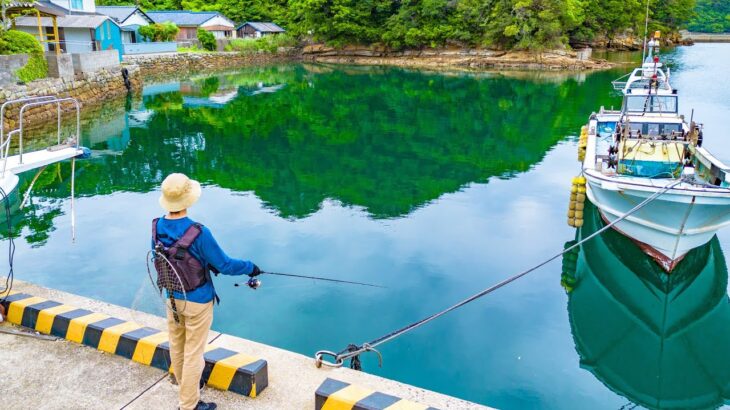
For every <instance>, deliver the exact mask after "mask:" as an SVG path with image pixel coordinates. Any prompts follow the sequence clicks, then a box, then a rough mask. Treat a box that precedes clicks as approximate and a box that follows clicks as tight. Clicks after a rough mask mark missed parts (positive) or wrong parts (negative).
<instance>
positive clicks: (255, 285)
mask: <svg viewBox="0 0 730 410" xmlns="http://www.w3.org/2000/svg"><path fill="white" fill-rule="evenodd" d="M261 274H262V275H276V276H287V277H290V278H300V279H314V280H321V281H326V282H334V283H342V284H348V285H359V286H370V287H373V288H383V289H385V286H381V285H374V284H372V283H364V282H353V281H349V280H341V279H332V278H323V277H319V276H306V275H294V274H292V273H280V272H263V271H262V272H261ZM243 285H244V284H241V283H238V282H236V283H234V284H233V286H236V287H238V286H243ZM245 285H246V286H248V287H249V288H251V289H256V288H258V287H259V286H261V281H260V280H258V279H256V278H255V277H253V278H251V279H249V280H248V282H246V283H245Z"/></svg>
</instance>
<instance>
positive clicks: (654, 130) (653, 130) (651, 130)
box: [646, 124, 659, 135]
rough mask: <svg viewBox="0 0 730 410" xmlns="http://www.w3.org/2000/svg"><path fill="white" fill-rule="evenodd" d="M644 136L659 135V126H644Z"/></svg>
mask: <svg viewBox="0 0 730 410" xmlns="http://www.w3.org/2000/svg"><path fill="white" fill-rule="evenodd" d="M646 135H659V124H646Z"/></svg>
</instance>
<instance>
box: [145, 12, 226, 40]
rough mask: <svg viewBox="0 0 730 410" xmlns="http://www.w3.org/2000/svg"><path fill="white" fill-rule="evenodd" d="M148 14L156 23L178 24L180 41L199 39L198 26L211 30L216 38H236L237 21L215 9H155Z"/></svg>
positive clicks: (177, 38) (178, 38)
mask: <svg viewBox="0 0 730 410" xmlns="http://www.w3.org/2000/svg"><path fill="white" fill-rule="evenodd" d="M147 15H148V16H149V17H150V18H152V20H154V22H155V23H165V22H171V23H174V24H175V25H176V26H178V28H180V32H178V33H177V37H176V40H178V41H181V40H193V39H197V38H198V28H203V29H204V30H207V31H210V32H211V33H213V36H215V38H236V25H235V23H234V22H233V21H232V20H231V19H229V18H228V17H226V16H224V15H223V14H221V13H218V12H215V11H187V10H155V11H148V12H147Z"/></svg>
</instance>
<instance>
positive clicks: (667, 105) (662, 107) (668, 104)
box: [651, 96, 677, 112]
mask: <svg viewBox="0 0 730 410" xmlns="http://www.w3.org/2000/svg"><path fill="white" fill-rule="evenodd" d="M651 100H652V103H651V111H652V112H677V97H674V96H654V97H651Z"/></svg>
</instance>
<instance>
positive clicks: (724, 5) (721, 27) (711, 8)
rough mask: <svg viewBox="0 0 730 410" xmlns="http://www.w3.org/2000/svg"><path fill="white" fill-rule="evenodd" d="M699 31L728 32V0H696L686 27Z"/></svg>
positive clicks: (729, 2) (729, 28)
mask: <svg viewBox="0 0 730 410" xmlns="http://www.w3.org/2000/svg"><path fill="white" fill-rule="evenodd" d="M687 28H688V29H689V30H690V31H696V32H700V33H730V0H697V9H696V13H695V16H694V18H692V20H691V21H690V23H689V25H688V27H687Z"/></svg>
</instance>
